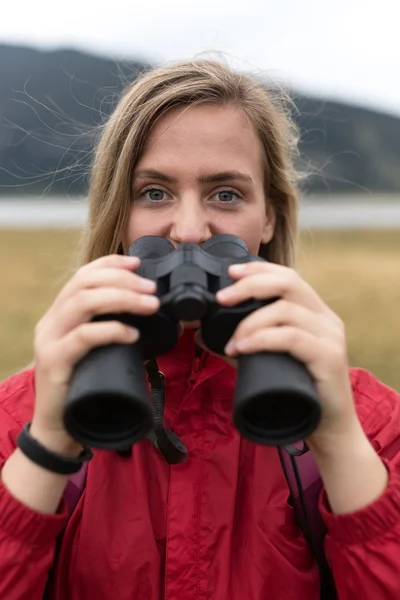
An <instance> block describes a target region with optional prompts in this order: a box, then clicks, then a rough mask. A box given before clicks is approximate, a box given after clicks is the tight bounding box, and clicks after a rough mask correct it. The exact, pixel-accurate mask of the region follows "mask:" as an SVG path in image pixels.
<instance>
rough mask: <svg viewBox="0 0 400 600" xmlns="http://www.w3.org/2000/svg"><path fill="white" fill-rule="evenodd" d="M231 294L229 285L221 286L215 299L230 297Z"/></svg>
mask: <svg viewBox="0 0 400 600" xmlns="http://www.w3.org/2000/svg"><path fill="white" fill-rule="evenodd" d="M231 296H232V290H231V288H230V287H226V288H223V289H222V290H219V291H218V292H217V299H218V298H220V299H221V300H224V299H225V298H230V297H231Z"/></svg>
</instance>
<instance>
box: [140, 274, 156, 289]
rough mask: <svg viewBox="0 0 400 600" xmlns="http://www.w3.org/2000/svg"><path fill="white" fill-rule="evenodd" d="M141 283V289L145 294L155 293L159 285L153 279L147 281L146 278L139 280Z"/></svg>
mask: <svg viewBox="0 0 400 600" xmlns="http://www.w3.org/2000/svg"><path fill="white" fill-rule="evenodd" d="M139 282H140V289H142V290H143V291H144V292H155V291H156V289H157V285H156V282H155V281H153V280H152V279H146V278H144V277H143V278H141V279H139Z"/></svg>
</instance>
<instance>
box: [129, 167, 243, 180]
mask: <svg viewBox="0 0 400 600" xmlns="http://www.w3.org/2000/svg"><path fill="white" fill-rule="evenodd" d="M134 178H135V179H149V178H150V179H157V180H158V181H165V182H166V183H177V179H176V178H175V177H170V176H169V175H166V174H165V173H161V171H156V170H154V169H141V170H139V171H136V173H135V174H134ZM198 181H199V182H200V183H220V182H223V181H243V182H245V183H253V179H252V178H251V177H250V175H245V174H244V173H241V172H240V171H222V172H220V173H212V174H210V175H200V177H199V178H198Z"/></svg>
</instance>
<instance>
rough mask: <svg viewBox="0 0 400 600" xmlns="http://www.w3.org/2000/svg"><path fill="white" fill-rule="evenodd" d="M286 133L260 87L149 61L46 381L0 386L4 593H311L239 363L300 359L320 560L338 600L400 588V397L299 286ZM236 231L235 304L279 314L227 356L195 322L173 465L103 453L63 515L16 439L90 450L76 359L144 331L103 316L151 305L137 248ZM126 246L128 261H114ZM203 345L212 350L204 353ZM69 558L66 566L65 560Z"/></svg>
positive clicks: (61, 504)
mask: <svg viewBox="0 0 400 600" xmlns="http://www.w3.org/2000/svg"><path fill="white" fill-rule="evenodd" d="M295 150H296V137H295V131H294V128H293V126H292V124H291V123H290V121H289V120H288V118H287V116H286V113H285V111H284V110H283V109H281V108H279V106H278V105H277V104H276V103H275V102H274V100H273V98H272V96H271V94H270V92H268V90H266V89H265V88H264V87H263V85H261V84H260V83H259V82H257V81H256V80H254V79H252V78H250V77H248V76H245V75H243V74H238V73H235V72H232V71H231V70H230V69H228V68H227V67H226V66H224V65H222V64H219V63H217V62H213V61H199V62H189V63H184V64H178V65H175V66H170V67H167V68H162V69H156V70H154V71H152V72H151V73H147V74H145V75H143V76H142V77H141V78H140V79H139V80H138V81H136V82H135V83H134V85H132V86H131V87H130V88H129V89H128V90H127V92H126V93H125V95H124V96H123V98H122V99H121V101H120V103H119V105H118V107H117V108H116V110H115V112H114V114H113V115H112V117H111V118H110V119H109V121H108V123H107V124H106V126H105V128H104V132H103V135H102V138H101V141H100V143H99V145H98V148H97V154H96V158H95V162H94V166H93V173H92V179H91V187H90V194H89V196H90V218H89V224H88V227H87V231H86V234H85V250H84V259H83V263H84V264H83V266H82V267H81V268H80V269H79V270H78V271H77V272H76V274H75V275H74V276H73V277H72V278H71V280H70V281H69V282H68V283H67V284H66V285H65V287H64V288H63V289H62V291H61V292H60V294H59V295H58V297H57V298H56V300H55V301H54V303H53V305H52V306H51V307H50V309H49V310H48V312H47V313H46V315H45V316H44V317H43V318H42V320H41V321H40V322H39V324H38V326H37V328H36V332H35V344H34V353H35V369H30V370H26V371H24V372H22V373H19V374H17V375H15V376H13V377H11V378H10V379H9V380H8V381H6V382H5V383H3V384H2V386H1V389H0V459H1V463H0V466H1V484H0V597H1V598H4V600H17V599H18V600H20V599H21V600H22V599H23V600H26V599H28V598H29V600H40V599H41V598H43V596H44V594H45V593H46V597H47V598H49V599H51V600H87V599H91V598H93V599H96V600H114V599H118V600H128V599H129V600H133V599H138V600H142V599H144V598H146V600H160V599H161V598H169V599H171V600H172V599H174V600H176V599H179V600H181V599H182V600H188V599H193V600H195V599H196V600H201V599H203V598H204V599H206V598H207V599H211V598H212V599H213V600H225V599H227V598H229V599H230V600H244V599H246V600H250V599H254V600H261V599H263V600H264V599H271V600H289V599H298V600H317V599H318V598H319V576H318V569H317V566H316V564H315V561H314V559H313V557H312V554H311V552H310V550H309V547H308V545H307V543H306V541H305V538H304V536H303V534H302V532H301V530H300V528H299V527H298V525H297V523H296V519H295V515H294V511H293V508H292V506H291V505H290V504H289V503H288V489H287V485H286V482H285V477H284V474H283V472H282V469H281V465H280V462H279V457H278V452H277V449H276V448H274V447H267V446H260V445H256V444H253V443H251V442H249V441H248V440H246V439H243V438H241V437H240V436H239V434H238V433H237V431H236V430H235V429H234V427H233V425H232V395H233V390H234V386H235V366H236V362H235V358H236V357H237V356H238V355H240V354H243V353H254V352H257V351H278V352H288V353H290V354H291V355H293V356H294V357H296V358H297V359H299V360H300V361H302V362H303V363H304V364H305V365H306V366H307V368H308V370H309V372H310V373H311V375H312V377H313V378H314V380H315V384H316V387H317V391H318V394H319V397H320V400H321V403H322V407H323V418H322V421H321V423H320V425H319V427H318V428H317V430H316V431H315V432H314V433H313V434H312V435H310V437H309V438H308V439H307V440H306V441H307V444H308V446H309V448H310V450H311V452H312V454H313V456H314V458H315V460H316V462H317V464H318V467H319V470H320V473H321V477H322V481H323V484H324V493H323V495H322V496H321V499H320V504H319V508H320V511H321V514H322V516H323V519H324V521H325V523H326V526H327V530H328V533H327V536H326V542H325V551H326V555H327V558H328V561H329V564H330V567H331V569H332V572H333V576H334V580H335V585H336V589H337V592H338V596H339V598H340V600H350V599H353V598H354V597H355V596H356V595H357V596H359V597H360V598H363V599H371V600H376V599H377V598H379V599H380V600H389V599H391V600H394V599H395V598H396V599H397V598H398V597H399V595H400V467H399V460H398V458H397V454H398V449H399V446H400V420H399V417H400V402H399V400H400V398H399V396H398V395H397V394H396V393H395V392H394V391H392V390H390V389H388V388H387V387H386V386H384V385H383V384H382V383H380V382H378V381H377V380H376V379H375V378H374V377H373V376H372V375H370V374H369V373H367V372H365V371H362V370H358V369H352V370H349V366H348V360H347V355H346V338H345V331H344V327H343V324H342V322H341V321H340V319H339V318H338V317H337V316H336V315H335V314H334V313H333V312H332V311H331V310H330V309H329V307H328V306H326V304H324V302H323V301H322V300H321V299H320V298H319V296H318V295H317V294H316V292H315V291H314V290H313V289H312V288H311V287H310V286H309V285H308V284H307V283H306V282H305V281H304V280H303V279H302V278H301V277H300V276H299V275H298V274H297V273H296V272H295V270H294V268H293V266H294V259H295V241H296V228H297V200H298V195H297V188H296V173H295V170H294V167H293V158H294V155H295ZM218 233H231V234H235V235H237V236H240V237H241V238H243V239H244V240H245V242H246V243H247V245H248V247H249V250H250V252H251V253H259V254H260V255H261V256H263V257H265V258H267V259H268V261H269V262H265V263H248V264H247V265H246V266H244V267H241V268H234V267H232V268H231V275H232V277H233V278H234V280H235V283H234V284H233V285H231V286H230V287H229V288H226V289H225V290H224V291H223V292H221V293H219V294H218V301H219V302H220V303H221V304H222V305H225V306H232V305H235V304H237V303H239V302H241V301H243V300H246V299H249V298H259V299H268V298H271V297H279V298H280V300H278V301H276V302H274V303H272V304H269V305H267V306H266V307H265V308H262V309H259V310H257V311H255V312H254V313H253V314H251V315H250V316H249V317H247V318H246V319H245V320H243V321H242V322H241V324H240V325H239V327H238V328H237V330H236V331H235V333H234V335H233V336H232V339H231V341H230V343H229V344H228V345H227V347H226V349H225V355H224V356H215V355H214V354H212V353H210V352H208V351H207V349H206V348H203V347H202V346H203V344H202V341H201V339H199V337H198V334H197V333H196V327H197V325H198V324H196V323H184V324H183V326H184V332H183V334H182V335H181V337H180V339H179V342H178V343H177V345H176V346H175V348H174V349H173V350H172V351H171V352H169V353H168V354H167V355H165V356H163V357H161V358H160V359H158V365H159V368H160V370H161V371H162V372H163V373H164V374H165V385H166V408H165V415H164V423H165V427H168V428H169V429H171V430H173V431H174V432H175V434H176V435H177V436H179V438H180V439H181V440H182V442H183V443H184V444H185V446H186V448H187V450H188V458H187V460H186V461H185V462H182V463H180V464H176V465H169V464H167V462H166V460H165V459H164V457H163V455H162V453H161V452H160V451H159V450H158V449H157V448H156V447H155V445H154V444H151V442H150V441H149V440H147V439H146V440H144V441H141V442H140V443H138V444H136V445H134V447H133V449H132V452H131V454H128V455H121V453H117V452H110V451H95V452H94V458H93V459H92V460H91V461H90V462H89V467H88V476H87V482H86V487H85V491H84V493H83V495H82V497H81V499H80V501H79V503H78V505H77V507H76V509H75V510H74V512H73V514H72V516H71V517H70V519H69V520H68V510H67V506H66V502H65V500H63V498H62V497H63V493H64V490H65V488H66V485H67V482H68V476H66V475H62V474H59V473H55V472H52V471H51V470H50V469H48V468H44V467H43V466H41V465H39V464H38V463H37V462H35V461H34V460H32V458H29V457H28V456H27V454H26V452H24V451H23V450H22V449H21V448H18V447H17V437H18V435H19V434H20V432H21V429H22V428H23V426H24V425H26V424H27V423H31V426H30V429H29V435H30V438H31V439H33V440H35V441H36V443H37V444H38V445H39V446H40V447H41V448H42V449H43V450H44V451H45V452H47V453H50V454H51V455H58V456H61V457H64V459H65V460H66V461H73V460H74V459H76V457H77V456H78V455H79V454H80V453H81V451H82V448H81V447H80V445H79V444H78V443H77V442H76V441H75V440H73V439H72V438H71V437H69V435H68V434H67V432H66V431H65V430H64V428H63V422H62V408H63V404H64V402H65V398H66V395H67V391H68V386H69V381H70V377H71V373H72V370H73V367H74V365H75V364H76V363H77V361H79V359H81V358H82V357H83V356H84V355H85V354H86V353H87V352H88V351H89V350H90V349H92V348H94V347H96V346H100V345H104V344H109V343H111V342H117V343H127V344H130V343H132V342H134V341H135V340H137V339H138V336H139V334H140V332H138V331H136V330H133V329H130V328H129V327H127V326H125V325H122V324H121V323H118V322H114V321H111V322H99V321H97V322H96V321H94V322H93V321H92V317H93V316H95V315H98V314H101V313H107V314H109V313H118V312H126V311H129V312H131V313H133V314H141V315H148V314H152V313H154V312H156V311H157V309H158V306H159V301H158V299H157V297H156V295H155V291H156V290H155V286H154V284H153V283H152V282H150V281H149V280H145V279H143V278H141V277H139V276H138V275H136V274H135V270H136V269H137V268H138V266H139V260H138V259H136V258H129V257H127V256H125V255H126V253H127V251H128V248H129V246H130V244H131V243H132V242H133V241H134V240H136V239H137V238H139V237H140V236H142V235H158V236H163V237H165V238H166V239H168V240H170V241H171V242H172V243H173V244H174V245H175V246H179V244H182V243H184V242H194V243H196V244H199V245H201V244H202V243H204V242H205V241H206V240H207V239H209V238H210V237H212V236H213V235H215V234H218ZM124 254H125V255H124ZM199 349H200V350H199ZM57 546H58V551H57V553H56V548H57Z"/></svg>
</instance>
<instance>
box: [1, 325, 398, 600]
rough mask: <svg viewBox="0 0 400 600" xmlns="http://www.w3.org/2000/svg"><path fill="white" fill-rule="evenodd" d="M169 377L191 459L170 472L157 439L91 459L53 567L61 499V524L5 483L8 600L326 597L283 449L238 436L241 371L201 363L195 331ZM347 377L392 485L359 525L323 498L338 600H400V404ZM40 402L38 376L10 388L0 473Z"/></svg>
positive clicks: (164, 365) (21, 378)
mask: <svg viewBox="0 0 400 600" xmlns="http://www.w3.org/2000/svg"><path fill="white" fill-rule="evenodd" d="M159 366H160V369H161V370H162V371H163V372H164V373H165V375H166V391H167V406H166V414H165V422H166V426H168V427H171V428H172V429H173V430H174V431H175V432H176V433H177V434H178V435H179V437H180V438H181V439H182V441H183V442H184V443H185V444H186V446H187V448H188V451H189V458H188V460H187V461H186V462H185V463H182V464H179V465H174V466H172V467H171V466H168V465H167V464H166V462H165V460H164V459H163V457H162V456H161V454H160V453H159V452H158V450H157V449H156V448H155V447H154V446H152V445H151V443H150V442H149V441H147V440H144V441H142V442H140V443H139V444H137V445H136V446H134V449H133V453H132V456H131V457H129V458H124V457H120V456H118V455H117V454H116V453H113V452H106V451H97V452H95V457H94V459H93V460H92V461H91V463H90V465H89V470H88V480H87V486H86V489H85V492H84V494H83V496H82V498H81V499H80V501H79V504H78V506H77V508H76V509H75V511H74V513H73V515H72V517H71V519H70V521H69V522H68V525H67V528H66V531H65V533H64V536H63V539H62V545H61V550H60V553H59V554H58V559H57V560H56V561H55V546H56V539H57V537H58V536H59V535H60V533H61V532H62V530H63V528H64V527H65V525H66V521H67V510H66V506H65V504H64V502H63V503H62V504H61V506H60V509H59V512H58V514H57V515H43V514H39V513H36V512H35V511H33V510H31V509H29V508H28V507H26V506H24V505H22V504H21V503H19V502H18V501H17V500H16V499H14V498H13V497H12V496H11V494H10V493H9V492H8V491H7V490H6V489H5V487H4V486H3V485H1V484H0V598H1V600H41V599H42V596H43V593H44V589H45V585H46V582H47V581H48V580H49V581H50V583H49V587H48V596H47V597H48V598H50V599H51V600H91V599H93V600H161V599H168V600H206V599H207V600H226V599H228V598H229V599H230V600H318V598H319V582H318V570H317V567H316V565H315V563H314V561H313V559H312V556H311V554H310V551H309V548H308V546H307V543H306V542H305V540H304V537H303V535H302V533H301V531H300V530H299V528H298V527H297V525H296V522H295V518H294V514H293V509H292V508H291V507H290V506H289V505H288V503H287V497H288V490H287V487H286V483H285V480H284V476H283V474H282V470H281V467H280V463H279V459H278V454H277V451H276V449H275V448H272V447H265V446H258V445H254V444H252V443H251V442H248V441H247V440H245V439H242V438H240V436H239V435H238V433H237V432H236V431H235V429H234V428H233V426H232V422H231V404H232V391H233V387H234V380H235V374H234V371H233V370H232V368H231V367H229V366H228V365H226V364H225V362H224V361H222V360H221V359H218V358H215V357H213V356H211V355H209V354H204V355H203V357H202V359H201V361H200V362H199V360H198V359H195V354H194V344H193V340H192V335H191V333H190V332H187V333H185V334H184V335H183V336H182V338H181V339H180V341H179V343H178V345H177V346H176V348H175V349H174V351H173V352H171V353H170V354H168V355H167V356H165V357H163V358H161V359H159ZM351 379H352V385H353V390H354V396H355V400H356V403H357V406H358V412H359V416H360V419H361V421H362V423H363V426H364V428H365V430H366V432H367V434H368V435H369V437H370V438H371V440H373V444H374V446H375V448H376V450H377V451H378V452H380V453H384V455H385V456H386V457H387V465H388V468H389V473H390V482H389V485H388V488H387V490H386V491H385V493H384V494H383V495H382V496H381V497H380V498H379V499H378V500H377V501H376V502H375V503H374V504H372V505H371V506H369V507H367V508H365V509H363V510H360V511H358V512H357V513H354V514H349V515H342V516H335V515H333V514H331V513H330V512H329V509H328V508H327V507H326V503H325V502H324V501H323V499H321V503H320V509H321V511H322V514H323V518H324V520H325V522H326V525H327V528H328V535H327V538H326V554H327V557H328V560H329V562H330V565H331V568H332V571H333V574H334V578H335V581H336V587H337V590H338V593H339V598H340V600H354V598H356V597H358V598H362V599H363V600H369V599H370V600H389V599H390V600H395V599H396V600H398V598H400V465H399V462H400V461H399V460H398V459H397V457H396V456H395V455H396V453H397V449H398V448H399V443H400V401H399V400H400V397H399V396H398V395H397V394H396V393H395V392H393V391H392V390H390V389H389V388H387V387H386V386H384V385H383V384H382V383H380V382H378V381H377V380H376V379H374V378H373V377H372V375H370V374H369V373H367V372H366V371H362V370H352V372H351ZM33 400H34V372H33V371H32V370H28V371H24V372H22V373H20V374H18V375H15V376H14V377H12V378H10V379H9V380H8V381H6V382H5V383H3V384H2V386H1V387H0V467H1V465H2V463H3V462H4V460H5V459H6V458H7V457H8V456H9V455H10V454H11V453H12V452H13V450H14V448H15V438H16V435H17V434H18V432H19V430H20V428H21V425H22V424H23V423H25V422H26V421H28V420H30V418H31V415H32V405H33ZM399 454H400V453H399ZM54 562H55V566H54V569H53V570H52V571H51V575H49V573H50V569H51V567H52V565H53V564H54Z"/></svg>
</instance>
